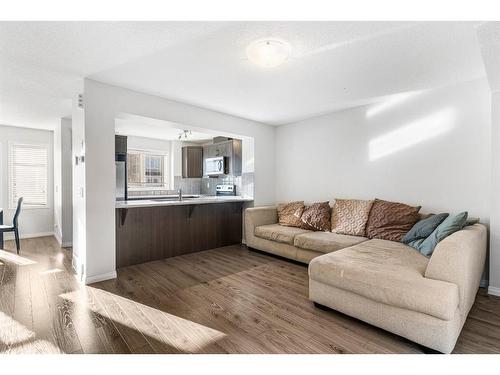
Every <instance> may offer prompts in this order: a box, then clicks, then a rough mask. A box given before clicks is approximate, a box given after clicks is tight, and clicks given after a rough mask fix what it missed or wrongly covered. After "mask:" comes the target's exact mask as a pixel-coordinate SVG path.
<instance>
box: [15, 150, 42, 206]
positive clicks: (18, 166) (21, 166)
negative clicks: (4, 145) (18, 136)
mask: <svg viewBox="0 0 500 375" xmlns="http://www.w3.org/2000/svg"><path fill="white" fill-rule="evenodd" d="M47 174H48V147H47V146H46V145H25V144H17V143H11V144H9V205H10V208H15V207H16V205H17V200H18V199H19V198H20V197H23V199H24V201H23V205H24V207H25V208H30V207H32V208H36V207H46V206H47V204H48V194H47V180H48V176H47Z"/></svg>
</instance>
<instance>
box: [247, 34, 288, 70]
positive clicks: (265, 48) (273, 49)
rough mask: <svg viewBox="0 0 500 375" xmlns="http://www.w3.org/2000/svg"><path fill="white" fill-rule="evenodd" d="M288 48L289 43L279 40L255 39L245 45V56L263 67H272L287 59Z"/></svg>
mask: <svg viewBox="0 0 500 375" xmlns="http://www.w3.org/2000/svg"><path fill="white" fill-rule="evenodd" d="M290 50H291V48H290V45H289V44H288V43H286V42H284V41H281V40H276V39H263V40H256V41H255V42H253V43H251V44H250V45H249V46H248V47H247V57H248V60H250V61H251V62H253V63H254V64H256V65H259V66H261V67H263V68H274V67H275V66H278V65H281V64H283V63H284V62H285V61H286V59H288V57H289V56H290Z"/></svg>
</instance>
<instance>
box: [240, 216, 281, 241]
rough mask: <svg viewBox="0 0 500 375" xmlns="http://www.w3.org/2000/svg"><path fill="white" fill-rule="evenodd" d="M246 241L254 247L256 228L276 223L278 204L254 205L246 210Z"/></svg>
mask: <svg viewBox="0 0 500 375" xmlns="http://www.w3.org/2000/svg"><path fill="white" fill-rule="evenodd" d="M244 218H245V241H246V244H247V246H250V247H252V244H253V240H254V239H255V234H254V233H255V228H256V227H258V226H260V225H266V224H276V223H277V222H278V211H277V210H276V206H264V207H252V208H247V209H246V210H245V215H244Z"/></svg>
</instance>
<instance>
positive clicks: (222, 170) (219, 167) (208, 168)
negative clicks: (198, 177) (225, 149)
mask: <svg viewBox="0 0 500 375" xmlns="http://www.w3.org/2000/svg"><path fill="white" fill-rule="evenodd" d="M227 159H228V158H227V156H217V157H215V158H207V159H205V175H206V176H218V175H222V174H227V173H228V162H227Z"/></svg>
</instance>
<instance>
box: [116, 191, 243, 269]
mask: <svg viewBox="0 0 500 375" xmlns="http://www.w3.org/2000/svg"><path fill="white" fill-rule="evenodd" d="M249 201H252V199H248V198H243V197H237V196H232V197H199V198H190V199H186V200H182V201H179V200H165V201H162V200H161V199H157V200H134V201H123V202H117V203H116V266H117V268H121V267H126V266H129V265H133V264H139V263H145V262H150V261H154V260H160V259H164V258H170V257H174V256H177V255H183V254H188V253H193V252H197V251H203V250H209V249H215V248H218V247H222V246H229V245H233V244H238V243H241V239H242V216H243V204H244V203H245V202H249Z"/></svg>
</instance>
